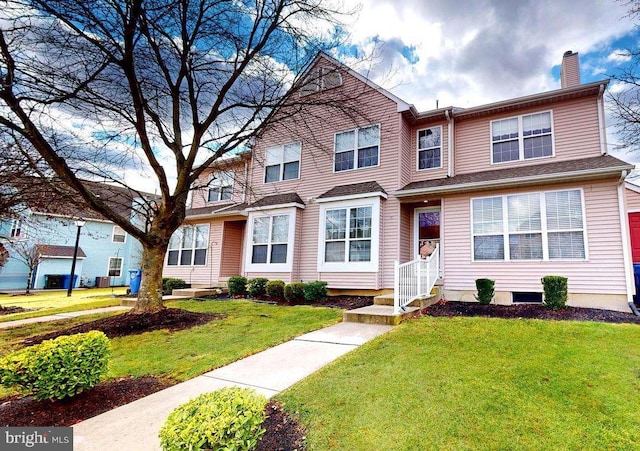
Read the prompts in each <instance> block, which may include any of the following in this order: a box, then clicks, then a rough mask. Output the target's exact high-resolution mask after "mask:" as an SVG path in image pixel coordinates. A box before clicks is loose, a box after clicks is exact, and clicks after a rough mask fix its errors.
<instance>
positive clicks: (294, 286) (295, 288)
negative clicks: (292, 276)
mask: <svg viewBox="0 0 640 451" xmlns="http://www.w3.org/2000/svg"><path fill="white" fill-rule="evenodd" d="M284 298H285V299H286V300H287V302H291V303H292V304H297V303H300V302H302V301H304V284H303V283H302V282H292V283H288V284H286V285H285V286H284Z"/></svg>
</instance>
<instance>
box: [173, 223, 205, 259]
mask: <svg viewBox="0 0 640 451" xmlns="http://www.w3.org/2000/svg"><path fill="white" fill-rule="evenodd" d="M208 242H209V225H208V224H199V225H195V226H193V225H189V226H184V227H181V228H179V229H178V230H176V231H175V232H174V234H173V235H172V236H171V239H170V240H169V250H168V252H167V265H168V266H194V265H196V266H203V265H206V263H207V247H208Z"/></svg>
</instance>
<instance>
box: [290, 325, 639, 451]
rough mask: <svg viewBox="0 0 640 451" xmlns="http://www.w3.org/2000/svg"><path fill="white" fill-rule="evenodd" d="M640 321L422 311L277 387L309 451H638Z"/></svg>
mask: <svg viewBox="0 0 640 451" xmlns="http://www.w3.org/2000/svg"><path fill="white" fill-rule="evenodd" d="M638 349H640V327H639V326H637V325H634V324H615V325H614V324H604V323H587V322H567V321H562V322H560V321H540V320H502V319H489V318H421V319H418V320H413V321H409V322H406V323H403V324H402V325H400V326H399V327H397V328H395V329H394V330H393V331H391V332H390V333H388V334H386V335H383V336H382V337H379V338H378V339H376V340H374V341H372V342H369V343H367V344H365V345H364V346H362V347H360V348H359V349H357V350H356V351H354V352H352V353H350V354H348V355H346V356H344V357H343V358H341V359H339V360H338V361H336V362H334V363H333V364H331V365H329V366H328V367H326V368H324V369H323V370H321V371H319V372H317V373H315V374H313V375H312V376H310V377H309V378H307V379H305V380H304V381H302V382H300V383H299V384H297V385H295V386H294V387H292V388H291V389H289V390H288V391H286V392H284V393H283V394H280V395H279V396H278V399H279V400H280V401H282V402H284V403H285V405H286V408H287V410H288V411H289V412H294V413H296V412H297V413H298V414H299V415H300V417H301V419H302V421H303V422H304V424H305V425H306V426H307V428H308V436H307V437H308V444H309V449H310V450H329V449H336V450H343V449H349V450H371V449H384V450H396V449H397V450H425V449H456V450H461V449H469V450H472V449H473V450H475V449H530V450H548V449H640V434H639V433H638V431H640V413H639V412H640V397H639V396H638V393H639V392H640V354H639V353H638Z"/></svg>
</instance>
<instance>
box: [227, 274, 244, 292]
mask: <svg viewBox="0 0 640 451" xmlns="http://www.w3.org/2000/svg"><path fill="white" fill-rule="evenodd" d="M246 293H247V278H246V277H244V276H232V277H229V296H244V295H245V294H246Z"/></svg>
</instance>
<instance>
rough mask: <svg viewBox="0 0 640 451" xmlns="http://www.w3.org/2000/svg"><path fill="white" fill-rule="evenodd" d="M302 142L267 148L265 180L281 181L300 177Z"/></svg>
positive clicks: (268, 181)
mask: <svg viewBox="0 0 640 451" xmlns="http://www.w3.org/2000/svg"><path fill="white" fill-rule="evenodd" d="M301 147H302V145H301V143H300V142H292V143H288V144H285V145H283V146H276V147H270V148H268V149H267V154H266V158H265V172H264V182H265V183H271V182H280V181H282V180H292V179H297V178H300V150H301Z"/></svg>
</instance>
